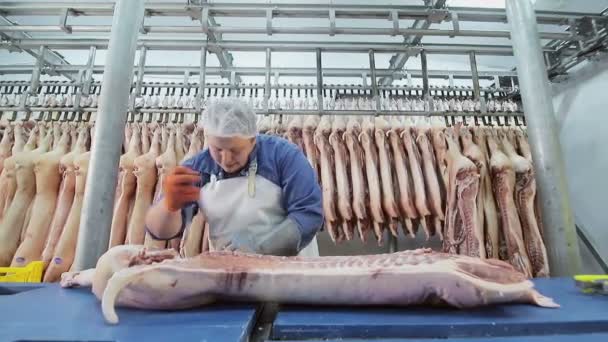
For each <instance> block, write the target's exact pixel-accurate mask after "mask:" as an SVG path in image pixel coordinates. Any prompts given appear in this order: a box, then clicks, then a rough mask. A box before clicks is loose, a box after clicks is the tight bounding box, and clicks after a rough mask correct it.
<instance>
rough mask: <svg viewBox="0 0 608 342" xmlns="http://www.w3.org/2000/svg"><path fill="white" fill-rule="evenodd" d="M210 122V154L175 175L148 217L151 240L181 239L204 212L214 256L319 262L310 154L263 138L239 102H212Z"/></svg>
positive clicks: (319, 218)
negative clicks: (216, 252) (220, 253)
mask: <svg viewBox="0 0 608 342" xmlns="http://www.w3.org/2000/svg"><path fill="white" fill-rule="evenodd" d="M203 122H204V124H205V135H206V141H207V145H208V148H207V149H205V150H203V151H201V152H200V153H199V154H197V155H196V156H194V157H193V158H192V159H189V160H187V161H185V162H184V163H183V165H181V166H178V167H176V168H175V169H173V170H172V171H171V172H170V173H169V175H168V176H167V178H166V180H165V183H164V185H163V195H162V197H161V199H160V200H159V201H158V202H157V203H156V204H155V205H153V206H152V207H151V208H150V209H149V211H148V213H147V215H146V230H147V231H148V233H149V234H150V235H151V236H152V237H153V238H155V239H157V240H170V239H173V238H175V237H177V236H179V235H180V234H181V233H182V231H183V229H184V227H185V225H186V223H187V222H189V221H190V220H191V219H192V217H193V215H194V214H195V213H196V212H197V211H198V209H199V208H200V209H201V210H202V211H203V213H204V215H205V217H206V219H207V222H208V223H209V248H210V249H211V250H232V251H235V250H236V251H240V252H245V253H256V254H269V255H281V256H293V255H301V256H318V255H319V252H318V246H317V241H316V238H315V235H316V233H317V232H318V231H319V230H320V228H321V226H322V223H323V209H322V200H321V188H320V187H319V184H318V183H317V180H316V179H315V174H314V172H313V170H312V168H311V166H310V164H309V163H308V161H307V159H306V157H305V156H304V154H303V153H302V151H300V150H299V149H298V148H297V147H296V146H295V145H293V144H291V143H290V142H288V141H287V140H285V139H282V138H280V137H276V136H266V135H257V127H256V116H255V113H254V111H253V109H252V108H250V107H249V106H248V105H247V104H245V103H244V102H242V101H239V100H235V99H227V100H218V101H216V102H214V103H212V104H211V105H210V106H208V107H207V108H206V109H205V111H204V112H203Z"/></svg>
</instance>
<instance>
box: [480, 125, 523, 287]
mask: <svg viewBox="0 0 608 342" xmlns="http://www.w3.org/2000/svg"><path fill="white" fill-rule="evenodd" d="M487 141H488V148H489V150H490V153H491V155H492V157H491V159H490V172H491V173H492V189H493V191H494V197H495V199H496V202H497V204H498V209H499V213H500V220H501V222H502V232H503V236H504V240H505V243H506V246H507V250H508V251H507V254H508V256H507V258H508V260H509V262H510V263H511V265H513V266H514V267H515V268H516V269H518V270H519V271H520V272H522V273H523V274H525V275H526V276H527V277H532V275H533V274H532V266H531V264H530V259H529V258H528V255H527V253H526V247H525V244H524V238H523V232H522V229H521V222H520V221H519V215H518V213H517V208H516V206H515V200H514V192H515V170H514V169H513V164H512V163H511V160H510V159H509V158H508V157H507V156H506V155H505V154H504V153H503V152H502V151H501V150H500V148H499V146H498V143H497V142H496V140H495V139H494V137H492V136H488V137H487Z"/></svg>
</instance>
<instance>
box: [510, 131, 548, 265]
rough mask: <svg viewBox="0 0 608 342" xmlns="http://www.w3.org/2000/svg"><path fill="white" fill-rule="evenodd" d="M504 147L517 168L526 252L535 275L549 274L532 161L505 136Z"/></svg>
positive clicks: (517, 195)
mask: <svg viewBox="0 0 608 342" xmlns="http://www.w3.org/2000/svg"><path fill="white" fill-rule="evenodd" d="M501 140H502V144H503V149H504V151H505V153H506V155H507V156H508V157H509V158H510V159H511V162H512V163H513V168H514V170H515V205H516V206H517V212H518V213H519V219H520V222H521V228H522V232H523V238H524V243H525V245H526V252H527V253H528V257H529V258H530V264H531V266H532V274H533V276H534V277H548V276H549V259H548V258H547V249H546V248H545V244H544V242H543V239H542V236H541V235H540V230H539V228H538V225H537V222H536V215H535V214H534V195H535V194H536V178H535V175H534V169H533V168H532V163H530V162H529V161H528V160H527V159H526V158H524V157H522V156H520V155H518V154H517V152H516V151H515V147H513V145H511V142H510V141H509V140H508V139H506V137H503V138H502V139H501Z"/></svg>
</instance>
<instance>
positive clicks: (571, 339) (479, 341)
mask: <svg viewBox="0 0 608 342" xmlns="http://www.w3.org/2000/svg"><path fill="white" fill-rule="evenodd" d="M304 341H305V342H370V341H372V342H446V341H448V342H522V341H525V342H606V341H608V333H595V334H574V335H545V336H514V337H471V338H450V339H449V340H446V339H435V338H429V339H427V338H423V339H420V338H399V339H392V338H381V339H373V340H369V339H348V340H344V339H329V340H328V339H322V340H314V339H313V340H309V339H307V340H304ZM266 342H274V341H273V340H267V341H266ZM281 342H303V340H281Z"/></svg>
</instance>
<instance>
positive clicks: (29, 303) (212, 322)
mask: <svg viewBox="0 0 608 342" xmlns="http://www.w3.org/2000/svg"><path fill="white" fill-rule="evenodd" d="M20 290H26V291H22V292H18V293H16V294H7V293H9V292H16V291H20ZM117 313H118V317H119V319H120V322H119V323H118V325H108V324H106V323H105V321H104V319H103V315H102V313H101V305H100V302H99V301H98V300H97V298H96V297H95V296H94V295H93V294H92V293H91V291H90V289H88V288H82V289H62V288H60V287H59V286H58V285H56V284H51V285H39V286H38V285H37V286H32V285H26V284H23V285H8V284H6V285H2V284H0V341H2V342H4V341H17V340H28V341H32V340H36V341H84V340H88V341H121V342H126V341H180V342H181V341H197V342H201V341H245V340H247V337H248V335H249V333H250V330H251V329H252V328H253V324H254V320H255V316H256V307H255V306H254V305H211V306H206V307H202V308H199V309H195V310H184V311H175V312H166V311H164V312H163V311H148V310H131V309H118V310H117Z"/></svg>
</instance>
